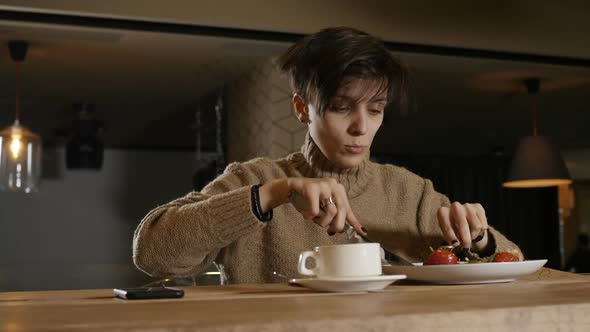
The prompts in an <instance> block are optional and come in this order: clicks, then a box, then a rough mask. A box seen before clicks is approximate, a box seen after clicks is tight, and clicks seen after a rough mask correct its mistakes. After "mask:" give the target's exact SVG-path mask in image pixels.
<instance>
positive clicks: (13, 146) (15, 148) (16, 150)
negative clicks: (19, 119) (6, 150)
mask: <svg viewBox="0 0 590 332" xmlns="http://www.w3.org/2000/svg"><path fill="white" fill-rule="evenodd" d="M22 149H23V142H21V140H20V135H13V136H12V143H10V151H12V158H13V159H18V156H19V154H20V152H21V150H22Z"/></svg>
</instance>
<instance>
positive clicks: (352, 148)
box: [344, 145, 365, 154]
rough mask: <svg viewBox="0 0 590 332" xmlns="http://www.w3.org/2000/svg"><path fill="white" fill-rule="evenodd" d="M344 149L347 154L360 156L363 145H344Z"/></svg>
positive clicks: (363, 149) (363, 150) (363, 148)
mask: <svg viewBox="0 0 590 332" xmlns="http://www.w3.org/2000/svg"><path fill="white" fill-rule="evenodd" d="M344 149H345V150H346V151H347V152H348V153H354V154H361V153H364V152H365V147H364V146H363V145H345V146H344Z"/></svg>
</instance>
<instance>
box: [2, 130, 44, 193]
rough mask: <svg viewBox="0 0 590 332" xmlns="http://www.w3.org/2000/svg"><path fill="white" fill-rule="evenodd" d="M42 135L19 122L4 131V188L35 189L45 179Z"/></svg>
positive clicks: (21, 190) (16, 189)
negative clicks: (42, 174) (43, 175)
mask: <svg viewBox="0 0 590 332" xmlns="http://www.w3.org/2000/svg"><path fill="white" fill-rule="evenodd" d="M41 148H42V144H41V138H40V137H39V135H37V134H35V133H33V132H32V131H30V130H28V129H27V128H25V127H23V126H21V125H20V124H19V123H18V121H16V122H15V123H14V124H13V125H12V126H10V127H8V128H5V129H4V130H2V131H1V132H0V190H3V191H20V192H26V193H30V192H34V191H37V190H38V188H39V182H40V179H41Z"/></svg>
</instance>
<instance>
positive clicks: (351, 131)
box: [307, 78, 387, 168]
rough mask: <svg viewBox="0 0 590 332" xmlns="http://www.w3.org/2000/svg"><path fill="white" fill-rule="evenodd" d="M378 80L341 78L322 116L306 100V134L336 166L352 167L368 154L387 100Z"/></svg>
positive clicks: (381, 120)
mask: <svg viewBox="0 0 590 332" xmlns="http://www.w3.org/2000/svg"><path fill="white" fill-rule="evenodd" d="M381 83H382V82H381V81H378V80H368V79H360V78H351V79H348V80H344V81H343V83H342V84H341V86H340V87H339V88H338V91H337V92H336V93H335V94H334V97H333V98H332V100H331V101H330V103H329V105H328V106H327V107H326V110H325V112H324V114H323V116H322V115H319V114H318V112H317V109H316V107H315V106H314V105H313V104H312V103H308V104H307V109H308V114H309V121H311V122H310V123H309V132H310V135H311V137H312V138H313V140H314V142H315V143H316V144H317V145H318V147H319V148H320V150H321V151H322V152H323V154H324V156H326V158H328V160H330V161H331V162H332V163H334V164H335V165H336V166H338V167H341V168H350V167H355V166H357V165H359V164H360V163H361V162H362V161H363V160H364V159H366V158H367V157H368V154H369V152H370V148H371V144H372V143H373V138H374V137H375V134H376V133H377V130H379V127H380V126H381V123H383V112H384V110H385V105H386V104H387V100H386V97H387V92H386V91H385V89H383V88H382V84H381Z"/></svg>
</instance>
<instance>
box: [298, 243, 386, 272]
mask: <svg viewBox="0 0 590 332" xmlns="http://www.w3.org/2000/svg"><path fill="white" fill-rule="evenodd" d="M308 258H311V259H313V260H314V262H315V267H313V268H311V269H309V268H307V267H306V266H305V265H306V262H307V259H308ZM297 270H298V271H299V273H301V274H303V275H308V276H317V277H318V278H358V277H368V276H379V275H381V273H382V271H381V246H380V245H379V243H350V244H336V245H326V246H319V247H315V248H314V250H310V251H304V252H302V253H301V254H300V255H299V263H298V264H297Z"/></svg>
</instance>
